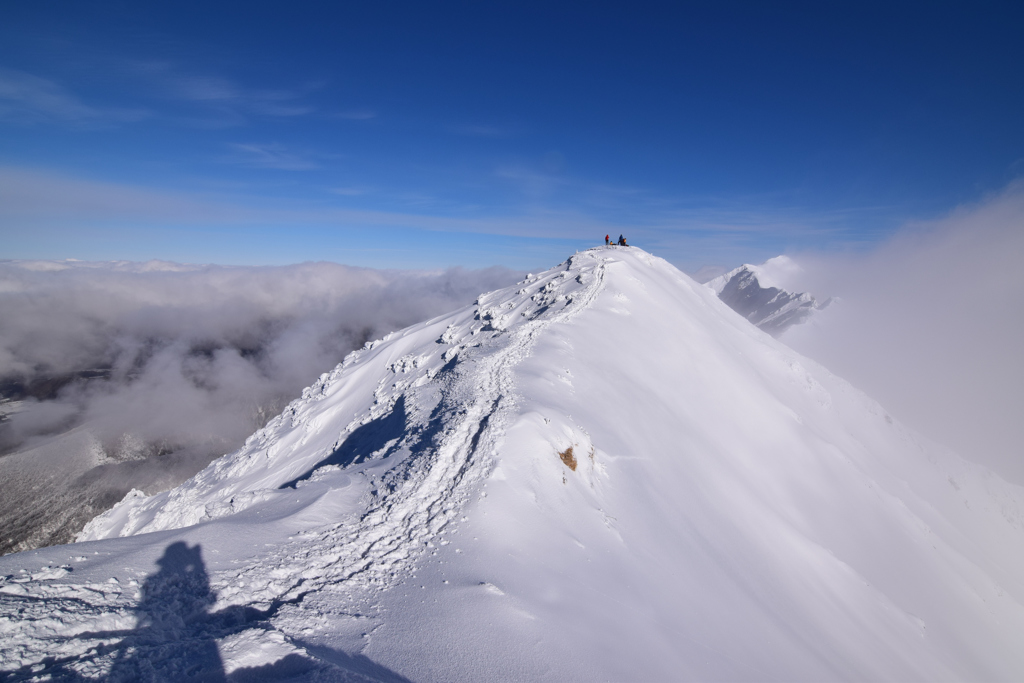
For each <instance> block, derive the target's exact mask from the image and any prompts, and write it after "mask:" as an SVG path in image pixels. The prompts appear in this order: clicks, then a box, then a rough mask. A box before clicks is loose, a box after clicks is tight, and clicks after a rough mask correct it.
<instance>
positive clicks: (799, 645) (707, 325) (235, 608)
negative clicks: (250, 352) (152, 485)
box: [0, 247, 1024, 681]
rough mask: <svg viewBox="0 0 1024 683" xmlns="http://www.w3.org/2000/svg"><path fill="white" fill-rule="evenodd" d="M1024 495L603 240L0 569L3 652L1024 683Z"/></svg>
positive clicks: (662, 269) (549, 674) (254, 675)
mask: <svg viewBox="0 0 1024 683" xmlns="http://www.w3.org/2000/svg"><path fill="white" fill-rule="evenodd" d="M1022 500H1024V496H1022V494H1021V491H1020V489H1017V488H1016V487H1012V486H1010V485H1008V484H1005V483H1004V482H1002V481H1000V480H998V479H997V478H995V477H993V476H992V475H990V474H988V473H986V472H984V471H982V470H980V469H978V468H975V467H973V466H971V465H968V464H967V463H965V462H963V461H962V460H960V459H959V458H957V457H956V456H955V455H953V454H950V453H948V452H945V451H942V450H939V449H936V448H935V447H933V446H931V445H930V444H928V443H926V442H923V441H921V440H919V439H918V438H917V437H916V436H914V435H913V434H911V433H909V432H908V431H907V430H905V429H903V428H902V427H901V426H900V425H899V424H897V423H895V422H894V421H893V420H892V419H891V418H890V417H889V416H888V415H886V413H885V411H884V410H883V409H882V408H881V407H880V406H879V405H878V404H876V403H875V402H873V401H871V400H870V399H868V398H867V397H865V396H863V395H862V394H860V393H859V392H857V391H856V390H855V389H853V388H852V387H850V386H849V385H848V384H846V383H845V382H843V381H842V380H840V379H838V378H836V377H834V376H833V375H831V374H830V373H829V372H827V371H826V370H824V369H823V368H821V367H819V366H817V365H815V364H814V363H812V362H810V361H807V360H806V359H803V358H801V357H799V356H798V355H797V354H795V353H794V352H792V351H791V350H789V349H788V348H786V347H785V346H783V345H781V344H779V343H778V342H776V341H775V340H773V339H772V338H771V337H769V336H768V335H766V334H763V333H761V332H759V331H758V330H756V329H754V328H753V327H752V326H751V325H749V324H748V323H747V322H746V321H744V320H743V319H741V318H739V317H737V316H736V315H735V314H734V313H733V312H732V311H730V310H729V309H728V308H727V307H726V306H725V304H724V303H723V302H722V301H720V300H719V299H718V297H717V296H716V294H715V292H714V291H713V290H712V289H710V288H708V287H704V286H701V285H698V284H697V283H695V282H694V281H693V280H691V279H690V278H688V277H687V276H685V275H684V274H682V273H681V272H679V271H678V270H676V269H675V268H674V267H672V266H671V265H670V264H668V263H667V262H665V261H663V260H661V259H659V258H656V257H653V256H651V255H650V254H648V253H646V252H643V251H642V250H639V249H636V248H620V247H602V248H596V249H591V250H588V251H586V252H582V253H579V254H577V255H575V256H573V257H572V258H570V259H569V260H568V261H566V262H564V263H562V264H560V265H559V266H556V267H555V268H553V269H551V270H548V271H546V272H544V273H540V274H539V275H536V276H530V277H529V278H527V279H526V280H525V281H523V282H520V283H519V284H517V285H516V286H514V287H510V288H507V289H503V290H498V291H495V292H491V293H489V294H484V295H481V297H480V298H479V299H478V300H477V302H476V303H475V304H474V305H472V306H468V307H465V308H463V309H460V310H458V311H455V312H453V313H451V314H449V315H446V316H442V317H439V318H435V319H433V320H430V321H427V322H424V323H421V324H418V325H414V326H412V327H409V328H406V329H405V330H402V331H399V332H395V333H392V334H390V335H388V336H387V337H385V338H384V339H382V340H378V341H375V342H371V343H368V344H367V345H366V347H365V348H364V349H362V350H360V351H358V352H355V353H353V354H351V355H350V356H349V357H348V358H346V359H345V361H344V362H343V363H342V364H341V365H339V366H338V367H337V368H335V369H334V370H333V371H332V372H330V373H327V374H325V375H323V376H322V377H321V378H320V380H319V381H318V382H317V383H316V384H314V385H313V386H311V387H310V388H308V389H307V390H306V391H305V392H303V395H302V397H301V398H300V399H297V400H296V401H294V402H293V403H292V404H291V405H289V406H288V408H287V409H286V410H285V411H284V413H283V414H282V415H281V416H279V417H278V418H276V419H275V420H273V421H271V422H270V423H269V424H268V425H267V427H266V428H264V429H263V430H261V431H259V432H257V433H256V434H254V435H253V436H252V437H251V438H250V439H249V440H248V441H247V442H246V444H245V446H244V447H243V448H242V449H240V450H239V451H237V452H235V453H232V454H229V455H226V456H224V457H223V458H221V459H219V460H217V461H216V462H214V463H213V464H211V465H210V466H209V467H208V468H207V469H206V470H204V471H203V472H201V473H199V474H198V475H196V476H195V477H194V478H193V479H192V480H190V481H188V482H186V483H185V484H183V485H182V486H179V487H178V488H176V489H174V490H172V491H169V492H166V493H162V494H159V495H156V496H152V497H146V496H144V495H141V494H136V495H131V496H129V497H127V498H126V499H125V500H123V501H122V502H121V503H120V504H119V505H117V506H116V507H115V508H114V509H113V510H111V511H110V512H108V513H106V514H104V515H102V516H100V517H98V518H97V519H95V520H94V521H93V522H92V523H91V524H90V525H89V526H88V527H87V529H86V530H85V531H84V532H83V535H82V539H81V540H82V541H89V542H82V543H78V544H75V545H73V546H66V547H52V548H46V549H42V550H39V551H33V552H31V553H22V554H16V555H10V556H6V557H3V558H0V577H3V578H2V579H0V625H2V626H0V628H3V629H5V630H4V631H3V633H4V638H3V640H2V645H0V654H2V655H3V658H2V659H0V661H2V662H4V664H2V665H0V666H3V667H7V668H6V669H4V670H7V671H15V672H27V673H25V677H30V675H37V674H39V673H40V672H45V673H46V674H47V675H52V676H53V677H55V678H59V677H60V676H68V677H71V676H72V675H74V676H80V677H85V678H88V677H92V678H97V679H99V678H103V677H108V678H112V679H114V680H117V679H122V680H128V679H130V678H131V676H132V674H133V673H138V672H141V671H143V670H145V671H151V670H152V671H156V672H158V673H159V674H160V675H161V676H163V677H164V678H175V677H176V676H180V675H181V672H183V671H187V670H189V669H188V666H193V667H194V666H195V664H194V662H195V661H201V662H205V664H204V665H203V666H206V667H207V668H208V669H210V670H212V671H214V673H215V674H219V675H220V679H221V680H223V679H228V680H231V679H237V680H268V679H270V678H275V677H277V678H281V677H284V674H283V673H282V672H291V673H290V674H289V675H292V676H294V677H295V678H297V679H299V680H323V679H330V680H392V681H394V680H407V679H411V680H509V679H531V680H558V681H566V680H598V679H602V680H605V679H608V680H711V679H729V680H736V679H749V678H757V679H787V680H789V679H829V680H832V679H840V678H848V679H858V680H862V679H880V678H885V679H928V680H931V679H947V678H955V679H999V678H1003V679H1012V678H1019V676H1020V674H1022V673H1024V654H1022V653H1021V651H1020V648H1019V647H1018V645H1019V643H1017V639H1018V636H1017V634H1019V633H1020V632H1021V629H1024V584H1022V583H1021V581H1020V576H1022V575H1024V572H1022V570H1024V535H1022V534H1024V532H1022V525H1024V522H1022V520H1024V514H1022V510H1024V507H1022V505H1021V501H1022ZM41 566H42V567H43V569H42V570H41V569H40V567H41ZM186 578H187V579H188V580H185V579H186ZM182 604H186V605H191V606H192V607H190V610H191V611H190V612H189V615H188V616H187V618H185V617H175V619H177V621H175V620H174V619H171V618H167V619H165V618H164V616H165V613H167V612H168V611H169V610H170V611H173V609H174V608H173V606H175V605H182ZM183 619H184V621H182V620H183ZM165 623H167V624H173V628H172V627H171V626H167V627H164V626H161V624H165ZM195 653H203V654H202V657H199V656H198V655H196V654H195ZM58 654H59V657H57V655H58ZM189 662H193V664H189ZM133 667H134V668H133ZM111 672H114V673H111ZM115 674H116V675H115ZM261 676H262V678H261ZM214 678H216V676H214Z"/></svg>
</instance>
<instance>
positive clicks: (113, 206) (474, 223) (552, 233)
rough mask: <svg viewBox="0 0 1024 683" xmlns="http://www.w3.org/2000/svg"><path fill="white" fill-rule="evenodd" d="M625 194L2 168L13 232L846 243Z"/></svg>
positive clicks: (288, 153)
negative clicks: (301, 191) (154, 184)
mask: <svg viewBox="0 0 1024 683" xmlns="http://www.w3.org/2000/svg"><path fill="white" fill-rule="evenodd" d="M232 151H233V154H234V155H236V156H234V157H233V158H231V159H225V161H228V160H230V161H232V163H240V164H247V165H250V166H253V167H257V168H280V169H284V170H305V169H309V168H314V167H315V166H316V165H317V163H318V161H317V159H318V157H317V156H316V155H315V154H313V153H307V152H303V151H301V150H300V151H295V150H290V149H288V148H285V147H283V146H275V145H266V144H242V145H236V146H234V147H233V150H232ZM515 172H516V171H510V173H515ZM524 173H525V172H524ZM538 182H540V183H544V182H548V176H545V175H543V174H539V180H538ZM555 182H564V183H570V182H577V185H578V187H576V188H575V191H576V192H577V194H578V196H583V197H586V196H589V194H591V193H601V194H603V195H604V196H606V197H607V196H609V194H610V193H611V192H612V189H610V188H607V187H604V186H593V187H589V186H587V185H586V184H585V183H579V182H578V181H571V180H569V179H561V180H558V179H557V178H556V179H555ZM602 188H603V189H602ZM364 189H365V188H362V187H360V186H347V187H341V188H337V189H336V190H335V194H339V195H341V196H355V194H356V193H358V192H360V191H363V190H364ZM374 194H375V195H376V194H379V193H378V192H375V193H374ZM622 196H623V202H622V206H620V207H617V208H616V209H615V210H612V209H610V208H608V207H604V206H598V207H597V208H595V207H594V206H591V205H590V204H588V202H587V201H579V202H575V203H571V202H566V203H562V204H559V205H545V204H544V203H543V202H539V201H538V202H534V203H531V204H529V205H526V206H522V205H519V206H512V207H505V208H502V207H495V208H491V209H482V208H481V209H477V210H474V211H473V212H472V213H468V212H466V211H459V210H457V209H458V206H457V205H456V206H455V207H454V208H453V207H449V210H444V211H442V210H441V209H440V208H439V206H438V205H437V203H436V202H428V204H429V207H428V208H427V209H424V210H422V211H408V212H401V211H393V210H372V209H348V208H343V207H341V206H338V207H320V208H308V207H306V206H303V205H300V204H298V203H296V202H294V201H290V200H288V199H285V198H274V197H256V196H246V195H238V194H233V195H231V196H230V197H225V196H220V195H216V196H214V195H204V194H199V193H194V192H176V191H169V190H154V189H149V188H144V187H140V186H134V185H128V184H120V183H107V182H96V181H90V180H83V179H81V178H73V177H68V176H63V175H57V174H53V173H46V172H40V171H37V170H31V169H25V168H17V167H7V168H3V167H0V228H3V227H5V226H9V227H11V228H14V227H16V226H18V225H22V224H23V223H24V221H26V220H27V221H31V222H34V223H48V222H49V223H62V224H66V223H67V222H68V221H82V222H90V223H93V224H95V223H102V222H104V221H107V222H124V221H132V222H141V223H143V224H148V225H161V224H164V225H166V224H172V223H173V224H175V225H189V224H196V225H217V224H220V225H240V224H251V225H271V224H277V225H286V224H291V225H332V226H339V227H345V226H351V227H360V228H365V227H391V228H412V229H419V230H430V231H438V232H465V233H478V234H488V235H506V236H512V237H526V238H537V239H569V240H573V239H587V240H590V239H596V238H595V237H594V235H596V234H597V233H600V235H599V236H600V237H603V236H604V234H605V233H606V232H611V231H615V232H621V231H627V232H628V234H629V235H630V236H636V237H642V238H643V241H644V242H645V243H646V244H647V245H648V246H655V247H657V248H661V249H664V252H663V254H664V255H666V256H667V257H669V258H675V257H674V256H673V254H675V253H676V252H680V253H685V246H684V245H685V244H686V243H687V242H688V241H689V242H691V243H692V242H693V240H701V241H702V244H704V243H706V244H705V246H703V247H702V248H707V245H708V244H711V243H722V244H724V245H726V246H728V247H729V248H733V249H734V250H735V251H738V250H739V248H740V247H743V246H749V244H750V243H751V242H756V241H758V240H766V239H771V240H776V242H775V243H776V244H777V241H778V240H779V239H785V238H786V237H787V236H791V237H797V236H808V235H818V236H827V237H829V238H830V239H838V238H837V237H836V236H837V235H839V234H840V233H841V230H842V227H841V226H840V225H838V224H837V223H836V222H835V221H834V220H832V219H830V217H829V216H819V215H816V214H810V213H806V212H804V213H800V212H796V211H790V210H785V209H770V208H763V209H760V210H759V209H758V208H757V207H756V206H748V207H743V206H738V207H735V208H728V207H721V206H713V207H706V206H704V207H702V206H698V205H693V206H690V207H684V208H679V207H678V206H674V205H673V204H671V203H669V202H664V201H661V200H660V199H659V198H657V197H644V196H643V194H642V193H639V192H636V191H632V190H629V189H628V188H627V189H625V190H622ZM406 203H407V204H408V202H406ZM648 204H649V205H648ZM773 255H775V254H768V256H773ZM698 265H699V264H698Z"/></svg>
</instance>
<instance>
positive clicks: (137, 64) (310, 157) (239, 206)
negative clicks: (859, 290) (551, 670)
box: [0, 0, 1024, 270]
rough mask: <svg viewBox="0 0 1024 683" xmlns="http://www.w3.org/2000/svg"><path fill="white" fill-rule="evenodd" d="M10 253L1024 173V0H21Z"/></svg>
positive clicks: (406, 228)
mask: <svg viewBox="0 0 1024 683" xmlns="http://www.w3.org/2000/svg"><path fill="white" fill-rule="evenodd" d="M2 15H3V16H2V21H0V237H2V245H3V246H2V248H0V258H79V259H88V260H109V259H132V260H145V259H150V258H160V259H167V260H175V261H182V262H191V263H199V262H214V263H235V264H279V263H293V262H299V261H308V260H331V261H337V262H340V263H348V264H354V265H368V266H375V267H399V268H434V267H439V266H446V265H471V266H472V265H491V264H502V265H507V266H511V267H517V268H531V267H540V266H547V265H550V264H551V263H554V262H557V261H558V260H561V259H562V258H564V257H565V256H566V255H567V254H568V253H571V252H572V251H573V250H574V249H578V248H585V247H587V246H590V245H592V244H595V243H597V242H599V241H600V240H601V239H602V238H603V237H604V234H605V233H606V232H611V233H613V236H617V234H618V233H619V232H624V233H625V234H626V235H627V237H629V238H630V239H631V241H632V242H633V243H634V244H638V245H640V246H643V247H645V248H647V249H649V250H651V251H653V252H654V253H657V254H659V255H661V256H665V257H666V258H668V259H669V260H671V261H673V262H675V263H677V264H678V265H680V266H682V267H684V268H687V269H689V270H695V269H696V268H698V267H700V266H702V265H708V264H718V265H723V266H732V265H735V264H737V263H739V262H742V261H759V260H763V259H764V258H766V257H769V256H772V255H775V254H777V253H781V252H784V251H792V250H802V249H817V250H825V251H836V250H850V249H863V248H865V247H870V246H872V245H874V244H876V243H878V242H879V241H880V240H882V239H884V238H885V237H887V236H888V235H890V234H892V232H893V231H894V230H895V229H897V228H898V227H899V226H900V225H903V224H904V223H905V222H907V221H909V220H914V219H924V218H932V217H935V216H939V215H942V214H944V213H946V212H948V211H949V210H951V209H952V208H954V207H956V206H957V205H959V204H962V203H964V202H972V201H976V200H978V199H980V198H982V197H984V196H986V195H988V194H991V193H994V192H997V191H999V190H1000V189H1002V188H1004V187H1006V186H1007V184H1008V183H1010V182H1011V181H1013V180H1014V179H1016V178H1019V177H1020V176H1022V175H1024V125H1022V123H1021V122H1022V121H1024V77H1022V73H1024V69H1022V68H1021V65H1024V40H1021V38H1020V28H1021V26H1024V4H1022V3H1019V2H1018V3H941V2H928V3H892V2H887V3H868V2H857V3H820V2H807V3H768V2H749V3H734V2H709V3H684V2H676V3H661V4H659V3H635V2H634V3H620V4H598V3H556V2H544V3H526V2H516V3H452V2H438V3H390V2H378V3H360V4H354V3H294V2H293V3H283V2H282V3H270V2H237V3H234V2H203V3H199V2H188V1H185V2H175V3H138V2H92V3H79V2H47V1H45V0H43V1H38V2H30V3H7V5H6V6H5V8H4V9H3V11H2Z"/></svg>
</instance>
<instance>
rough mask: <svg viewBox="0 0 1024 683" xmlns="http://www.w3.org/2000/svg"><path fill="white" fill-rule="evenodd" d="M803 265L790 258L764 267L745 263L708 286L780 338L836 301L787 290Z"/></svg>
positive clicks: (752, 320) (729, 304) (770, 261)
mask: <svg viewBox="0 0 1024 683" xmlns="http://www.w3.org/2000/svg"><path fill="white" fill-rule="evenodd" d="M798 271H799V266H798V265H797V264H796V263H795V262H794V261H793V260H792V259H790V258H789V257H787V256H776V257H775V258H772V259H769V260H768V261H766V262H765V263H763V264H761V265H760V266H754V265H750V264H744V265H742V266H740V267H739V268H736V269H734V270H731V271H729V272H728V273H726V274H724V275H720V276H718V277H716V278H715V279H713V280H711V281H710V282H708V283H707V286H708V287H710V288H711V289H713V290H715V292H716V293H717V294H718V298H719V299H721V300H722V301H723V302H725V304H727V305H728V306H729V307H730V308H732V309H733V310H734V311H736V312H737V313H739V314H740V315H742V316H743V317H744V318H746V319H747V320H749V321H750V322H752V323H753V324H755V325H757V326H758V327H760V328H761V329H762V330H764V331H765V332H767V333H768V334H770V335H772V336H773V337H777V336H779V335H780V334H782V333H783V332H784V331H786V330H787V329H789V328H790V327H792V326H793V325H797V324H799V323H802V322H804V321H805V320H807V318H808V317H810V315H811V314H812V313H813V312H814V311H816V310H820V309H822V308H824V307H826V306H828V305H829V304H830V303H831V302H832V300H831V299H828V300H826V301H824V302H820V303H819V302H818V301H817V299H815V298H814V297H813V296H812V295H810V294H808V293H806V292H790V291H787V290H786V289H784V288H783V286H782V283H784V282H785V281H786V280H787V279H788V278H787V276H788V275H792V274H794V273H796V272H798Z"/></svg>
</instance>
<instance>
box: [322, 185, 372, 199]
mask: <svg viewBox="0 0 1024 683" xmlns="http://www.w3.org/2000/svg"><path fill="white" fill-rule="evenodd" d="M329 192H330V193H331V194H337V195H341V196H342V197H359V196H361V195H364V194H369V192H370V190H369V189H367V188H365V187H332V188H331V189H330V190H329Z"/></svg>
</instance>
